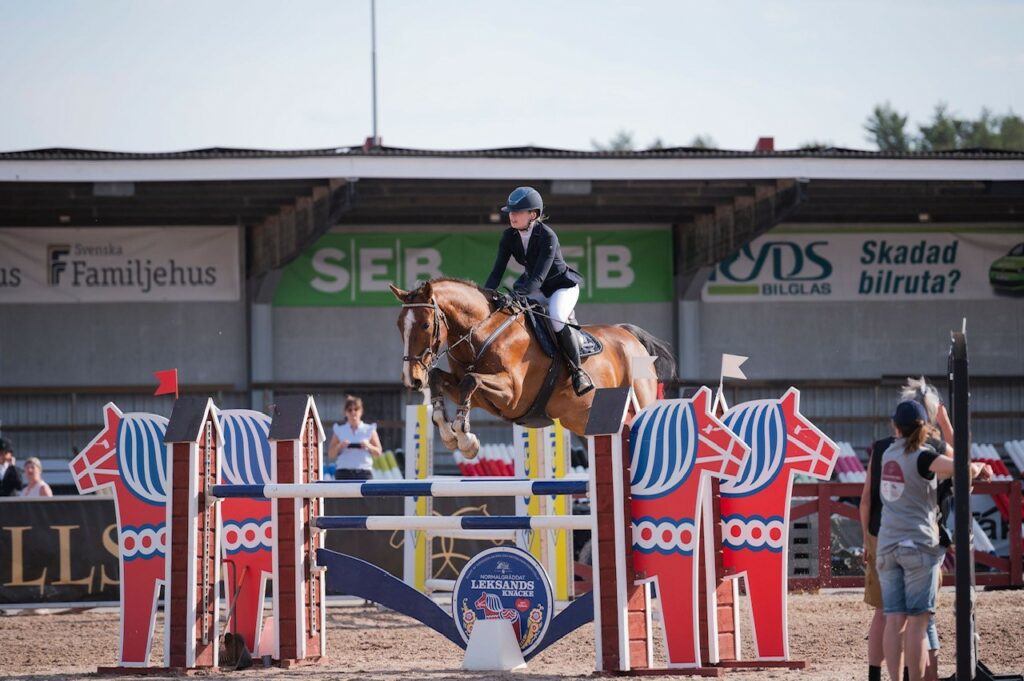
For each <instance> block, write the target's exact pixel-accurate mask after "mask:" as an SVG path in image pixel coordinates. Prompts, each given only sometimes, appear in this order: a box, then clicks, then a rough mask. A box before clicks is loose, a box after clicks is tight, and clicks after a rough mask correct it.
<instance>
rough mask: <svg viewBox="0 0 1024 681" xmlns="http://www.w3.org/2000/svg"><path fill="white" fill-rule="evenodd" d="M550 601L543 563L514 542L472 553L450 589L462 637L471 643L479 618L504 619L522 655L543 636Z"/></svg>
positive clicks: (550, 613)
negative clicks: (507, 545)
mask: <svg viewBox="0 0 1024 681" xmlns="http://www.w3.org/2000/svg"><path fill="white" fill-rule="evenodd" d="M554 605H555V601H554V598H553V597H552V595H551V584H550V582H548V576H547V573H545V572H544V568H542V567H541V565H540V563H538V562H537V559H536V558H534V557H533V556H532V555H530V554H529V553H527V552H526V551H523V550H522V549H516V548H501V547H498V548H493V549H488V550H486V551H484V552H483V553H479V554H477V555H476V556H474V557H473V558H471V559H470V561H469V562H468V563H466V567H464V568H463V569H462V572H461V573H459V578H458V579H457V580H456V581H455V590H454V591H453V592H452V616H453V617H454V618H455V626H456V627H457V628H458V630H459V634H461V635H462V640H463V641H465V642H466V643H467V644H468V643H469V637H470V635H471V634H472V632H473V625H474V624H476V622H477V621H478V620H482V619H487V620H495V619H500V620H505V621H507V622H509V623H510V624H511V625H512V632H513V633H514V634H515V637H516V640H517V641H519V648H520V649H521V650H522V651H523V655H529V654H530V653H531V652H533V650H534V649H535V648H536V647H537V646H538V645H540V642H541V641H543V640H544V634H545V632H547V629H548V626H549V625H550V624H551V616H552V614H553V613H554Z"/></svg>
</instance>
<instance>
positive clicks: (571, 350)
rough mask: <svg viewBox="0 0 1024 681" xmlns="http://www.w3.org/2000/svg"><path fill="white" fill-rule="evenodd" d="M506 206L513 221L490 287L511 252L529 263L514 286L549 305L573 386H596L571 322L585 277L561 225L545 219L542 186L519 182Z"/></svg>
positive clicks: (580, 389)
mask: <svg viewBox="0 0 1024 681" xmlns="http://www.w3.org/2000/svg"><path fill="white" fill-rule="evenodd" d="M501 210H502V212H503V213H508V220H509V225H510V226H509V227H508V229H506V230H505V231H504V232H502V234H501V241H500V242H499V243H498V256H497V258H495V260H494V267H493V268H492V269H491V274H490V276H489V277H487V283H486V284H484V288H488V289H497V288H498V285H499V284H500V283H501V278H502V277H503V276H504V275H505V268H506V267H507V266H508V259H509V258H510V257H511V258H515V260H516V262H518V263H519V264H520V265H523V266H524V267H525V268H526V271H525V272H523V274H522V275H521V276H520V277H519V279H517V280H516V283H515V285H514V286H513V287H512V290H513V291H514V292H515V293H517V294H518V295H521V296H526V297H527V298H531V299H533V300H536V301H538V302H540V303H542V304H544V305H545V307H546V308H547V313H548V316H549V317H551V320H550V321H551V327H552V329H554V332H555V335H556V336H557V337H558V344H559V346H560V347H561V349H562V354H563V355H564V356H565V361H566V363H567V364H568V365H569V373H570V376H571V378H572V389H573V390H574V391H575V392H576V394H577V395H585V394H586V393H588V392H590V391H591V390H593V389H594V383H593V381H591V380H590V376H589V375H588V374H587V372H586V371H584V370H583V363H582V362H581V361H580V346H579V339H578V337H577V336H576V334H574V333H573V332H572V329H571V328H569V327H568V326H566V325H565V323H566V322H567V321H569V317H570V316H571V315H572V311H573V308H575V307H576V301H577V300H579V297H580V284H581V283H583V277H582V276H581V275H580V273H579V272H577V271H576V270H574V269H573V268H572V267H569V265H567V264H566V262H565V259H564V258H563V257H562V249H561V246H559V244H558V236H557V235H556V234H555V230H553V229H551V227H549V226H548V225H546V224H545V223H544V220H546V219H547V218H546V217H545V216H544V201H543V199H542V198H541V196H540V192H538V191H537V190H536V189H534V188H533V187H518V188H517V189H515V190H514V191H513V192H512V193H511V194H509V195H508V201H507V202H506V205H505V206H504V207H503V208H502V209H501Z"/></svg>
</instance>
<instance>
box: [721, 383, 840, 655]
mask: <svg viewBox="0 0 1024 681" xmlns="http://www.w3.org/2000/svg"><path fill="white" fill-rule="evenodd" d="M722 422H723V423H724V424H725V425H726V426H727V427H728V428H730V429H732V430H733V431H734V432H735V433H736V434H737V435H738V436H739V437H741V438H742V439H743V441H744V442H745V443H746V444H747V445H748V446H749V447H750V456H749V457H748V458H747V459H746V461H745V462H744V465H743V468H742V470H741V471H740V473H739V475H738V476H736V477H735V478H733V479H730V480H726V481H725V482H723V483H722V486H721V488H720V492H721V501H720V508H721V512H722V562H723V564H724V565H725V568H726V570H728V571H730V572H731V574H730V578H734V579H735V578H739V577H740V576H742V577H743V580H744V583H745V584H746V587H747V594H749V597H750V610H751V613H752V615H753V619H754V637H753V638H754V648H755V650H756V655H755V657H756V658H757V659H761V660H787V659H789V637H788V635H787V632H788V628H787V627H788V624H787V608H786V595H787V592H788V588H787V587H788V576H787V570H786V566H787V554H788V548H789V509H790V497H791V495H792V490H793V476H795V475H796V474H797V473H803V474H805V475H810V476H812V477H815V478H818V479H820V480H828V479H829V478H830V477H831V476H832V469H833V467H834V466H835V463H836V459H837V455H838V454H839V447H837V446H836V443H835V442H833V441H832V440H831V439H829V437H828V436H827V435H825V434H824V433H823V432H821V431H820V430H819V429H818V428H817V427H816V426H815V425H814V424H813V423H811V422H810V421H808V420H807V418H806V417H805V416H803V415H802V414H801V413H800V392H799V391H798V390H797V389H796V388H790V389H789V390H787V391H786V393H785V394H784V395H783V396H782V397H781V398H780V399H777V400H753V401H750V402H743V403H741V404H737V405H736V406H734V407H732V408H731V409H729V410H728V411H726V412H725V414H723V415H722Z"/></svg>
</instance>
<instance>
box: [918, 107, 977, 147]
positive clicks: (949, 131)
mask: <svg viewBox="0 0 1024 681" xmlns="http://www.w3.org/2000/svg"><path fill="white" fill-rule="evenodd" d="M917 127H918V129H919V130H920V131H921V137H920V138H918V142H917V148H918V149H920V150H921V151H950V150H952V149H959V148H961V147H962V146H963V145H962V141H963V139H964V138H965V137H966V133H967V130H968V122H967V121H964V120H961V119H958V118H956V117H955V116H953V115H952V114H950V113H949V111H948V110H947V106H946V103H945V102H939V103H938V104H936V105H935V112H934V113H933V114H932V124H931V125H918V126H917Z"/></svg>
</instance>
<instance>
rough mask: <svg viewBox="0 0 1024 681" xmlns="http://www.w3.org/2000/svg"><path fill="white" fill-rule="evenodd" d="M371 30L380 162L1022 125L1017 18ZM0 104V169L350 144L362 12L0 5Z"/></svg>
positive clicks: (604, 17)
mask: <svg viewBox="0 0 1024 681" xmlns="http://www.w3.org/2000/svg"><path fill="white" fill-rule="evenodd" d="M377 23H378V60H379V61H378V73H379V79H380V99H379V103H380V114H379V116H380V133H381V135H382V137H383V139H384V143H385V144H387V145H392V146H408V147H419V148H437V149H464V148H482V147H498V146H517V145H524V144H537V145H542V146H552V147H563V148H576V149H588V148H590V144H591V140H592V139H598V140H606V139H608V138H609V137H610V136H612V135H613V134H614V133H615V132H616V131H617V130H620V129H625V130H629V131H632V132H633V133H634V136H635V138H636V139H637V141H638V142H639V143H640V144H647V143H649V142H650V141H651V140H653V139H654V138H656V137H660V138H662V139H663V140H664V141H665V142H667V143H669V144H679V145H684V144H687V143H688V142H689V141H690V140H691V139H692V138H693V137H694V135H697V134H702V135H710V136H711V137H712V138H714V140H715V141H716V142H717V143H718V146H720V147H722V148H732V149H749V148H752V147H753V145H754V142H755V141H756V139H757V137H758V136H761V135H773V136H774V137H775V139H776V148H792V147H795V146H798V145H800V144H802V143H805V142H807V141H810V140H816V141H826V142H832V143H834V144H836V145H838V146H849V147H857V148H870V145H869V144H868V142H867V141H866V140H865V138H864V132H863V127H862V126H863V123H864V120H865V118H866V117H867V115H868V114H869V112H870V110H871V108H872V107H873V106H874V105H875V104H876V103H879V102H884V101H890V102H891V103H892V104H893V106H894V107H896V108H897V109H899V110H901V111H904V112H907V113H909V114H910V116H911V121H915V122H916V121H921V122H923V121H925V120H926V119H927V118H928V117H929V115H930V114H931V111H932V108H933V107H934V105H935V104H936V103H937V102H939V101H946V102H948V103H949V105H950V107H951V108H952V110H953V111H954V112H957V113H959V114H962V115H967V116H972V117H973V116H976V115H977V114H978V112H979V111H980V109H981V107H982V106H988V107H989V108H991V109H993V110H994V111H995V112H997V113H1005V112H1007V111H1009V110H1011V109H1012V110H1013V111H1015V112H1016V113H1018V114H1024V40H1022V39H1021V35H1024V2H1012V1H1009V0H1006V1H1001V2H997V1H984V0H981V1H978V0H976V1H972V2H938V1H936V2H923V1H922V2H917V1H900V2H892V1H891V0H890V1H888V2H885V1H876V0H862V1H861V2H839V1H836V0H822V1H818V2H796V1H792V2H768V1H760V2H702V3H695V2H673V1H662V2H659V1H654V0H651V1H649V2H632V3H625V2H602V1H597V0H594V1H591V2H583V1H565V2H556V1H555V0H548V1H546V2H535V1H533V0H519V1H517V2H514V3H510V2H490V1H480V2H469V1H466V2H452V1H448V0H432V1H430V2H415V1H412V0H378V2H377ZM0 101H2V103H3V104H2V106H0V150H15V149H31V148H39V147H55V146H68V147H81V148H96V149H111V150H125V151H145V150H179V149H190V148H199V147H209V146H229V147H260V148H310V147H330V146H347V145H351V144H358V143H361V142H362V140H363V139H364V138H365V137H367V136H368V135H369V134H370V132H371V122H370V120H371V119H370V42H369V0H335V1H332V2H301V1H299V2H263V1H257V2H252V1H248V2H235V1H230V2H228V1H222V2H213V1H207V2H197V1H191V0H176V1H174V2H168V1H163V2H158V1H145V2H141V1H136V0H131V1H127V0H125V1H110V0H90V1H76V2H64V1H46V2H44V1H41V0H6V1H5V2H3V4H2V5H0Z"/></svg>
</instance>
